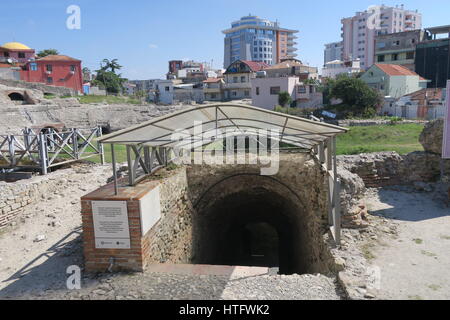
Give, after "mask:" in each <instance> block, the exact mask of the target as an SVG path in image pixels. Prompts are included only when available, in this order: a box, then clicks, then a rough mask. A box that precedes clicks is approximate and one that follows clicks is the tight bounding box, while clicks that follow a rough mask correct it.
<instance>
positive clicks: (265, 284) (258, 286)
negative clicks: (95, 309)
mask: <svg viewBox="0 0 450 320" xmlns="http://www.w3.org/2000/svg"><path fill="white" fill-rule="evenodd" d="M336 288H337V284H336V282H335V280H334V279H332V278H328V277H326V276H323V275H302V276H299V275H293V276H269V275H265V276H255V277H248V278H240V279H230V278H228V277H225V276H214V275H180V274H165V273H143V274H142V273H134V274H115V275H101V276H99V277H96V278H92V277H89V278H84V280H83V286H82V289H81V290H74V291H67V290H56V291H55V290H50V291H47V292H42V293H41V294H40V295H37V296H36V295H34V296H30V295H25V296H22V297H21V299H30V298H38V299H49V300H51V299H70V300H340V299H341V296H342V292H341V291H339V290H337V289H336Z"/></svg>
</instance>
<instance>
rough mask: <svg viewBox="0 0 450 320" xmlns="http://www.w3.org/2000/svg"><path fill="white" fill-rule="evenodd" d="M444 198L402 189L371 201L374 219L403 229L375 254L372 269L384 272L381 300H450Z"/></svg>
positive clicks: (449, 233)
mask: <svg viewBox="0 0 450 320" xmlns="http://www.w3.org/2000/svg"><path fill="white" fill-rule="evenodd" d="M443 195H444V192H443V191H439V190H438V191H437V192H417V191H416V190H414V189H412V188H410V187H396V188H387V189H382V190H380V191H379V192H378V193H377V194H374V195H373V197H371V198H369V199H368V205H369V207H370V210H371V212H372V213H373V214H377V215H379V216H382V217H384V218H386V219H388V220H390V221H394V222H395V224H396V225H397V233H396V237H395V238H386V237H384V238H382V239H380V241H379V242H378V245H376V246H374V247H373V248H372V250H371V254H372V255H373V258H372V259H371V263H372V266H375V267H379V268H380V271H381V272H380V275H381V285H380V288H379V294H378V296H379V298H380V299H390V300H391V299H395V300H397V299H402V300H429V299H433V300H436V299H445V300H447V299H450V254H449V253H450V229H449V226H450V208H448V207H447V206H446V205H445V204H444V202H443V201H441V199H440V198H441V197H442V196H443Z"/></svg>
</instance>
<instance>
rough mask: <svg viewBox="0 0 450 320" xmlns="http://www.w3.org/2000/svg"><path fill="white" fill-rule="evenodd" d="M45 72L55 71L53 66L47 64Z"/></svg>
mask: <svg viewBox="0 0 450 320" xmlns="http://www.w3.org/2000/svg"><path fill="white" fill-rule="evenodd" d="M45 70H47V72H52V71H53V66H52V65H51V64H47V65H46V66H45Z"/></svg>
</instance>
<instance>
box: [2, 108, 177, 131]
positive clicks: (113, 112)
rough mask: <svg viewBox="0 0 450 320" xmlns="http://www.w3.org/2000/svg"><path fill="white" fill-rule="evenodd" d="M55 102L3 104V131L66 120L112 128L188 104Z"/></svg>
mask: <svg viewBox="0 0 450 320" xmlns="http://www.w3.org/2000/svg"><path fill="white" fill-rule="evenodd" d="M48 101H49V103H52V104H51V105H20V106H18V105H1V104H0V114H1V115H2V116H1V117H0V134H20V133H21V130H22V129H23V128H25V127H35V126H39V125H42V124H46V125H49V124H52V123H63V124H65V126H66V127H67V128H79V129H87V128H93V127H96V126H105V127H110V129H111V130H112V131H115V130H120V129H125V128H128V127H130V126H132V125H136V124H139V123H142V122H144V121H148V120H151V119H152V118H155V117H159V116H162V115H164V114H167V113H171V112H174V111H177V110H180V109H182V108H184V107H186V106H183V105H179V106H156V105H142V106H138V105H130V104H127V105H103V104H102V105H84V104H79V103H78V102H77V101H75V100H74V99H62V100H61V101H60V100H58V99H54V100H48Z"/></svg>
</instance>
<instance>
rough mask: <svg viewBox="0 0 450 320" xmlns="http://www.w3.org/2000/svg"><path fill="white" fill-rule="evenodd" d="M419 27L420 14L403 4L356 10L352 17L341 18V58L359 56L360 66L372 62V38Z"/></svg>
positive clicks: (369, 65) (420, 26) (373, 49)
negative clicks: (407, 8) (361, 10)
mask: <svg viewBox="0 0 450 320" xmlns="http://www.w3.org/2000/svg"><path fill="white" fill-rule="evenodd" d="M421 28H422V15H421V14H420V13H418V12H417V10H416V11H411V10H406V9H405V8H404V6H403V5H401V6H396V7H395V8H394V7H387V6H384V5H382V6H371V7H369V8H368V9H367V10H366V11H363V12H357V13H356V15H355V16H354V17H351V18H344V19H342V40H343V48H342V55H343V59H344V60H352V59H357V58H359V59H360V60H361V68H363V69H368V68H369V67H371V66H372V65H373V64H374V63H375V51H376V50H375V49H376V48H375V37H376V36H377V35H384V34H390V33H396V32H404V31H412V30H417V29H421Z"/></svg>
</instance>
